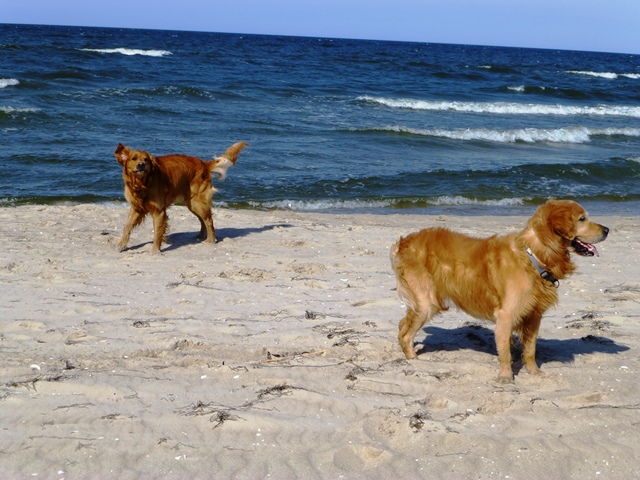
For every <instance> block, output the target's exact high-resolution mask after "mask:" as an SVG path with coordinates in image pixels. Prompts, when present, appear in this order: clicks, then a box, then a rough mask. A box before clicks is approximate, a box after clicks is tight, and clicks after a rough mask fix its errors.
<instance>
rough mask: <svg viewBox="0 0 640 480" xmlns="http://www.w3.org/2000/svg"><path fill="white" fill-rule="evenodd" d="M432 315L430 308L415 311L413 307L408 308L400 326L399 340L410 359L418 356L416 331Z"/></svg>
mask: <svg viewBox="0 0 640 480" xmlns="http://www.w3.org/2000/svg"><path fill="white" fill-rule="evenodd" d="M432 316H433V315H431V314H430V312H429V311H428V310H426V311H425V310H420V311H415V310H413V309H412V308H407V314H406V315H405V317H404V318H403V319H402V320H400V325H399V326H398V329H399V332H398V341H399V342H400V347H402V351H403V352H404V355H405V357H407V358H408V359H410V360H411V359H414V358H416V357H417V355H416V351H415V348H414V342H415V338H416V333H418V331H419V330H420V329H421V328H422V327H423V326H424V325H425V324H426V323H427V322H428V321H429V319H430V318H431V317H432Z"/></svg>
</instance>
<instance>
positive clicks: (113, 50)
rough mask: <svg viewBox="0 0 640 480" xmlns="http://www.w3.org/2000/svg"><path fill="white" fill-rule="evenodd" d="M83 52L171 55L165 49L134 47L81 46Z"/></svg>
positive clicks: (153, 55) (150, 55) (151, 55)
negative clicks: (140, 48)
mask: <svg viewBox="0 0 640 480" xmlns="http://www.w3.org/2000/svg"><path fill="white" fill-rule="evenodd" d="M81 50H82V51H84V52H96V53H120V54H122V55H144V56H147V57H164V56H166V55H171V52H169V51H167V50H139V49H136V48H82V49H81Z"/></svg>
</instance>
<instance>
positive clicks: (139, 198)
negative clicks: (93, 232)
mask: <svg viewBox="0 0 640 480" xmlns="http://www.w3.org/2000/svg"><path fill="white" fill-rule="evenodd" d="M247 145H249V144H248V143H246V142H238V143H235V144H233V145H232V146H231V147H229V148H228V149H227V151H226V152H225V153H224V154H223V155H222V156H220V157H217V158H214V159H213V160H206V161H203V160H200V159H199V158H196V157H190V156H188V155H179V154H173V155H163V156H160V157H154V156H153V155H151V154H150V153H148V152H145V151H143V150H131V149H130V148H129V147H125V146H124V145H122V144H121V143H120V144H118V148H116V151H115V156H116V159H117V160H118V163H119V164H120V165H122V178H123V179H124V196H125V197H126V199H127V201H128V202H129V204H130V205H131V210H130V211H129V218H128V219H127V223H126V225H125V227H124V232H123V234H122V240H120V243H119V244H118V249H119V251H122V250H124V249H125V247H126V246H127V243H128V242H129V237H130V236H131V231H132V230H133V229H134V228H135V227H136V226H138V225H140V223H142V221H143V220H144V218H145V217H146V216H147V214H151V216H152V217H153V229H154V235H153V250H152V251H153V253H155V252H158V251H159V250H160V246H161V245H162V241H163V240H164V236H165V233H166V231H167V225H168V222H169V217H168V216H167V208H169V207H170V206H171V205H172V204H173V203H174V202H175V201H176V200H179V199H182V200H184V202H185V204H186V205H187V208H188V209H189V210H190V211H191V213H193V214H194V215H195V216H196V217H198V219H199V220H200V234H199V235H198V238H200V239H203V240H204V239H206V242H208V243H214V242H215V241H216V236H215V231H214V228H213V219H212V217H211V199H212V198H213V194H214V193H215V191H216V189H215V188H213V186H212V185H211V179H212V176H213V174H214V173H217V174H218V175H219V177H220V179H224V177H225V175H226V173H227V170H228V169H229V167H232V166H233V165H235V163H236V160H237V158H238V154H239V153H240V151H241V150H242V149H243V148H244V147H246V146H247Z"/></svg>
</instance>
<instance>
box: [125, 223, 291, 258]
mask: <svg viewBox="0 0 640 480" xmlns="http://www.w3.org/2000/svg"><path fill="white" fill-rule="evenodd" d="M290 227H293V225H291V224H289V223H276V224H273V225H264V226H262V227H252V228H216V241H217V242H220V241H222V240H224V239H225V238H241V237H246V236H248V235H253V234H255V233H262V232H267V231H269V230H273V229H274V228H290ZM152 243H153V242H144V243H140V244H137V245H132V246H130V247H127V248H126V250H138V249H139V248H142V247H144V246H145V245H150V244H152ZM195 243H202V240H201V239H199V238H198V234H197V232H176V233H171V234H169V235H167V237H166V243H163V244H162V248H161V249H160V250H161V251H163V252H169V251H171V250H176V249H178V248H181V247H184V246H186V245H193V244H195Z"/></svg>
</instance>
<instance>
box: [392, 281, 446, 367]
mask: <svg viewBox="0 0 640 480" xmlns="http://www.w3.org/2000/svg"><path fill="white" fill-rule="evenodd" d="M396 275H397V277H398V293H399V294H400V297H401V298H402V299H403V300H404V302H405V304H406V305H407V314H406V315H405V316H404V318H403V319H402V320H400V324H399V326H398V329H399V332H398V341H399V342H400V346H401V347H402V351H403V352H404V355H405V356H406V357H407V358H408V359H413V358H416V352H415V348H414V341H415V338H416V334H417V333H418V331H420V329H421V328H422V327H424V326H425V324H426V323H427V322H428V321H429V320H430V319H431V318H432V317H433V316H434V315H437V314H438V313H439V312H440V310H441V308H440V306H439V303H438V302H437V300H436V299H435V298H434V296H433V285H432V283H431V280H430V279H427V278H416V277H415V276H414V278H412V279H409V281H407V278H405V277H406V276H409V275H410V274H409V272H407V271H406V270H405V271H403V272H396Z"/></svg>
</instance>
